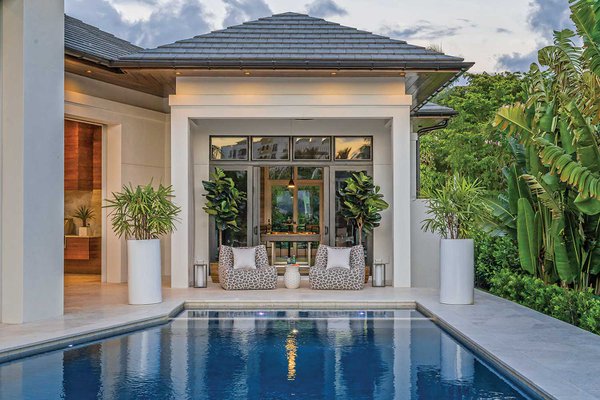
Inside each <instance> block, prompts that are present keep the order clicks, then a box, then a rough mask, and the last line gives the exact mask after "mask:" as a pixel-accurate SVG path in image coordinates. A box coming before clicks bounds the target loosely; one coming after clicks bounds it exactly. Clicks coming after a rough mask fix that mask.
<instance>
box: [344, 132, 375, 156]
mask: <svg viewBox="0 0 600 400" xmlns="http://www.w3.org/2000/svg"><path fill="white" fill-rule="evenodd" d="M372 149H373V138H372V137H369V136H367V137H364V136H342V137H336V138H335V159H336V160H370V159H371V154H372Z"/></svg>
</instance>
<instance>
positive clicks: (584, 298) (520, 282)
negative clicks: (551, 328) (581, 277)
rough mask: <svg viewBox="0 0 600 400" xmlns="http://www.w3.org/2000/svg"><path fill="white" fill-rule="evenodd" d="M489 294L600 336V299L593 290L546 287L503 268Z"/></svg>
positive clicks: (536, 279)
mask: <svg viewBox="0 0 600 400" xmlns="http://www.w3.org/2000/svg"><path fill="white" fill-rule="evenodd" d="M490 292H491V293H493V294H495V295H497V296H500V297H504V298H505V299H508V300H511V301H515V302H517V303H519V304H522V305H524V306H526V307H529V308H532V309H534V310H536V311H539V312H542V313H544V314H547V315H550V316H552V317H554V318H557V319H560V320H562V321H565V322H568V323H570V324H573V325H576V326H579V327H580V328H583V329H586V330H588V331H590V332H594V333H596V334H600V298H599V297H598V296H595V295H594V294H593V292H592V290H591V289H586V290H584V291H575V290H570V289H568V288H563V287H559V286H556V285H547V284H545V283H544V281H542V280H541V279H538V278H535V277H532V276H528V275H519V274H518V273H515V272H514V271H511V270H509V269H503V270H501V271H498V272H497V273H496V274H495V275H494V276H493V277H492V279H491V287H490Z"/></svg>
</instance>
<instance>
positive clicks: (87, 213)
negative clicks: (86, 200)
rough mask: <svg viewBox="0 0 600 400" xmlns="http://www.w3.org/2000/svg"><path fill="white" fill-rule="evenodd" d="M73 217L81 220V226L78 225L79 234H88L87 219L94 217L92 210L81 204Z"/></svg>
mask: <svg viewBox="0 0 600 400" xmlns="http://www.w3.org/2000/svg"><path fill="white" fill-rule="evenodd" d="M73 217H75V218H79V219H80V220H81V226H80V227H79V230H78V234H79V236H89V226H90V225H89V221H90V220H92V219H94V217H95V215H94V210H92V209H91V208H89V207H87V206H81V207H79V208H78V209H77V211H75V214H73Z"/></svg>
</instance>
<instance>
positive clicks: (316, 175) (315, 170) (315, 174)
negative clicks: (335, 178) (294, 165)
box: [298, 167, 323, 180]
mask: <svg viewBox="0 0 600 400" xmlns="http://www.w3.org/2000/svg"><path fill="white" fill-rule="evenodd" d="M298 179H311V180H322V179H323V168H320V167H298Z"/></svg>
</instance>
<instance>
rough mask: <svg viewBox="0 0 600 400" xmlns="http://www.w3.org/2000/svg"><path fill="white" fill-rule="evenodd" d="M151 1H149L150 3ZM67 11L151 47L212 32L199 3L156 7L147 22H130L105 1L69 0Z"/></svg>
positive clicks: (194, 0)
mask: <svg viewBox="0 0 600 400" xmlns="http://www.w3.org/2000/svg"><path fill="white" fill-rule="evenodd" d="M151 1H152V0H146V2H151ZM65 12H66V13H67V14H69V15H71V16H73V17H75V18H78V19H81V20H82V21H84V22H86V23H88V24H91V25H94V26H96V27H98V28H100V29H102V30H104V31H107V32H109V33H112V34H113V35H115V36H117V37H119V38H122V39H125V40H128V41H130V42H132V43H134V44H137V45H138V46H141V47H145V48H150V47H156V46H158V45H161V44H166V43H171V42H174V41H176V40H181V39H187V38H190V37H193V36H196V35H199V34H202V33H206V32H207V31H209V30H210V28H211V27H210V24H209V23H208V17H209V16H210V14H209V13H208V12H207V11H206V10H205V8H204V7H203V6H202V4H201V3H200V2H199V1H198V0H177V1H175V2H171V3H169V4H168V5H166V4H163V5H158V3H156V4H155V6H154V11H153V12H152V13H151V14H150V16H149V17H148V19H144V20H139V21H135V22H129V21H126V20H125V19H124V17H123V16H122V15H121V14H120V13H119V12H118V11H117V9H116V8H115V7H114V6H113V5H112V4H111V3H109V2H108V1H106V0H94V1H90V0H66V2H65Z"/></svg>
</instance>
